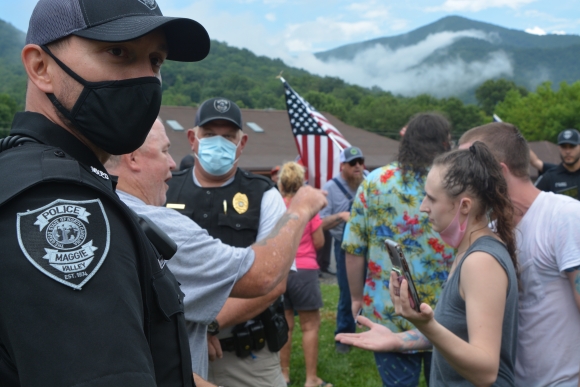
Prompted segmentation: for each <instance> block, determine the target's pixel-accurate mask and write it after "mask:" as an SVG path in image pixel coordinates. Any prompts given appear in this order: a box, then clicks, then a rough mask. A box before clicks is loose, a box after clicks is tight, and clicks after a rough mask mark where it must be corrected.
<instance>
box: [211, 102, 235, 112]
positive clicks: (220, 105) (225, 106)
mask: <svg viewBox="0 0 580 387" xmlns="http://www.w3.org/2000/svg"><path fill="white" fill-rule="evenodd" d="M230 106H231V104H230V101H228V100H227V99H216V100H215V101H214V102H213V107H214V109H215V110H217V111H218V112H220V113H225V112H227V111H228V110H230Z"/></svg>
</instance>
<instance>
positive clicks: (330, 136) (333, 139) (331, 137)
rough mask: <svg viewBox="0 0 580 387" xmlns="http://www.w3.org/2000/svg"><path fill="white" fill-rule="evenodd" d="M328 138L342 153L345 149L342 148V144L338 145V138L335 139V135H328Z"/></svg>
mask: <svg viewBox="0 0 580 387" xmlns="http://www.w3.org/2000/svg"><path fill="white" fill-rule="evenodd" d="M327 136H328V137H329V138H330V139H331V140H332V143H333V144H334V145H336V147H337V148H338V150H340V151H341V152H342V151H343V150H344V148H343V147H342V146H340V144H339V143H338V141H337V140H336V138H334V134H332V133H327Z"/></svg>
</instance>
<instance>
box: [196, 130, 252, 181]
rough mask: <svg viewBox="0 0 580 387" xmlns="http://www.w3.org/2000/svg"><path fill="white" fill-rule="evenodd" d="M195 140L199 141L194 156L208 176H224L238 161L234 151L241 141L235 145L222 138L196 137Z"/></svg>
mask: <svg viewBox="0 0 580 387" xmlns="http://www.w3.org/2000/svg"><path fill="white" fill-rule="evenodd" d="M195 138H197V141H199V147H198V151H197V154H196V155H195V156H196V157H197V159H198V160H199V162H200V164H201V166H202V167H203V169H204V170H205V171H206V172H207V173H209V174H210V175H213V176H222V175H225V174H226V173H228V172H229V171H230V170H231V169H232V168H233V167H234V164H235V163H236V161H238V160H237V159H236V151H237V149H238V146H239V145H240V142H241V140H240V141H239V142H238V144H237V145H235V144H233V143H232V142H231V141H229V140H226V139H225V138H223V137H222V136H213V137H209V138H203V139H200V138H199V137H197V135H196V136H195Z"/></svg>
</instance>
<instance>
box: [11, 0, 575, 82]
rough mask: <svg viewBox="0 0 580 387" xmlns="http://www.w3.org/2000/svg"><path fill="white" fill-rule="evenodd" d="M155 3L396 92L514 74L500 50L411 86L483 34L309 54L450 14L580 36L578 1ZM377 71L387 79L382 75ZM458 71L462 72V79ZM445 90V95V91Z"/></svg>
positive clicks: (263, 48) (322, 70) (262, 51)
mask: <svg viewBox="0 0 580 387" xmlns="http://www.w3.org/2000/svg"><path fill="white" fill-rule="evenodd" d="M135 1H136V0H135ZM157 1H158V4H159V6H160V7H161V10H162V11H163V13H164V15H168V16H187V17H190V18H193V19H195V20H197V21H199V22H200V23H201V24H203V25H204V26H205V27H206V28H207V30H208V32H209V34H210V36H211V37H212V38H213V39H217V40H220V41H225V42H227V43H228V44H229V45H231V46H235V47H243V48H247V49H249V50H251V51H253V52H254V53H256V54H259V55H266V56H269V57H273V58H282V59H283V60H284V61H285V62H287V63H288V64H290V65H293V66H298V67H302V68H306V69H307V70H309V71H312V72H314V73H317V74H321V75H332V76H340V77H342V78H343V79H346V80H347V81H349V82H352V83H357V84H361V85H363V86H372V85H378V86H380V87H383V88H385V89H389V90H392V91H396V92H404V90H406V91H407V92H404V93H405V94H416V93H419V92H423V91H426V90H424V89H425V87H427V86H428V87H429V88H432V87H437V85H434V84H432V83H433V82H435V83H440V84H441V83H443V84H445V85H446V87H447V88H448V89H449V87H451V89H449V90H453V92H456V91H460V90H455V89H454V88H453V87H452V86H453V85H451V86H449V85H448V82H453V79H458V81H457V83H458V85H464V80H471V81H472V83H473V82H479V81H480V79H479V78H478V77H477V76H479V77H480V78H481V77H484V76H485V77H493V76H501V75H510V72H511V71H512V70H511V67H510V65H509V63H508V61H507V58H505V57H502V52H498V53H496V54H495V55H493V56H492V57H490V58H488V60H487V61H486V62H485V63H475V64H465V63H450V64H449V66H444V67H440V68H434V69H430V71H427V74H425V73H423V74H422V75H424V76H427V77H428V78H429V79H431V83H429V82H427V83H429V84H428V85H426V84H425V82H419V83H418V84H417V85H412V84H411V85H410V83H409V82H411V83H412V81H413V79H414V78H415V76H416V75H417V74H414V73H413V72H409V71H407V69H409V68H412V67H413V66H414V65H415V64H418V63H420V61H421V60H422V58H425V57H426V56H428V55H429V54H430V53H431V52H433V51H434V50H435V49H437V48H441V47H445V46H446V45H449V44H452V43H453V42H454V41H455V40H456V39H458V38H460V37H462V36H471V37H476V38H481V39H487V38H488V37H486V36H482V35H481V34H479V35H478V31H467V32H464V33H458V34H449V33H447V34H445V33H444V34H438V35H435V36H431V37H430V38H428V39H427V40H426V41H424V42H421V43H419V44H418V45H417V46H413V47H409V48H405V49H404V50H398V51H394V52H393V51H390V50H388V49H385V48H382V47H375V48H373V49H371V50H369V51H368V52H364V53H362V54H361V55H359V57H357V58H356V59H355V62H356V63H355V65H354V66H353V64H347V63H340V62H338V63H331V64H328V63H326V64H325V63H321V62H320V61H318V60H316V58H314V57H313V56H312V53H315V52H319V51H324V50H328V49H331V48H335V47H338V46H340V45H343V44H348V43H354V42H360V41H363V40H368V39H373V38H378V37H383V36H392V35H399V34H402V33H405V32H409V31H411V30H414V29H416V28H418V27H421V26H423V25H426V24H429V23H432V22H434V21H436V20H438V19H440V18H442V17H444V16H447V15H460V16H464V17H467V18H471V19H475V20H479V21H483V22H488V23H493V24H497V25H500V26H503V27H507V28H513V29H518V30H525V31H528V32H529V33H535V34H546V33H548V34H549V33H557V34H576V35H578V34H580V0H431V1H428V0H413V1H409V0H407V1H400V0H399V1H378V0H359V1H356V0H355V1H354V2H353V1H343V0H317V1H312V0H310V1H306V0H294V1H290V0H198V1H192V0H157ZM35 3H36V0H17V1H13V0H0V9H1V10H2V11H1V12H0V19H3V20H5V21H8V22H10V23H12V24H13V25H14V26H15V27H17V28H19V29H20V30H22V31H26V29H27V24H28V18H29V17H30V14H31V13H32V9H33V8H34V4H35ZM429 39H430V40H429ZM381 50H382V51H381ZM384 68H389V69H390V72H389V74H387V75H386V76H385V75H384V74H385V72H384V71H382V69H384ZM458 72H459V73H458ZM379 73H380V74H383V76H381V77H378V74H379ZM458 74H459V75H463V77H458V76H457V75H458ZM476 75H477V76H476ZM474 76H476V77H475V78H478V79H475V78H474ZM379 78H380V79H379ZM460 78H462V79H460ZM464 86H465V85H464ZM402 90H403V91H402ZM443 94H448V93H447V92H446V91H443Z"/></svg>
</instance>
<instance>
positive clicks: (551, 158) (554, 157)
mask: <svg viewBox="0 0 580 387" xmlns="http://www.w3.org/2000/svg"><path fill="white" fill-rule="evenodd" d="M528 145H529V146H530V149H531V150H533V151H534V153H535V154H536V155H538V158H539V159H540V160H542V161H545V162H548V163H552V164H560V163H561V162H562V160H561V159H560V150H559V149H558V145H556V144H554V143H552V142H550V141H532V142H529V143H528ZM530 176H531V177H532V179H536V178H537V177H538V171H537V170H536V169H535V168H533V167H530Z"/></svg>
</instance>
